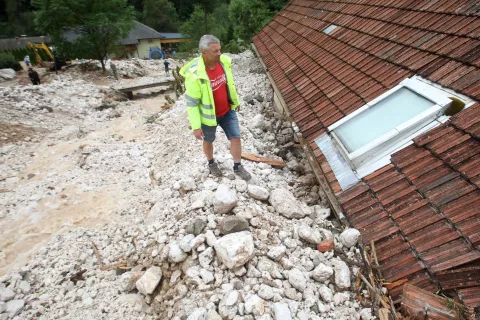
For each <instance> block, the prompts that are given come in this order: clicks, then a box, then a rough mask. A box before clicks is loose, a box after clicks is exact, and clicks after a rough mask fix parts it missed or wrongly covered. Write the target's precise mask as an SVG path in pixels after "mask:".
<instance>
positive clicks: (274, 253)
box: [267, 245, 287, 261]
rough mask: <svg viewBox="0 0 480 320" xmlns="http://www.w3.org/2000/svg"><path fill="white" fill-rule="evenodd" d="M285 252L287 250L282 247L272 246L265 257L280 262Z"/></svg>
mask: <svg viewBox="0 0 480 320" xmlns="http://www.w3.org/2000/svg"><path fill="white" fill-rule="evenodd" d="M286 251H287V248H286V247H285V246H284V245H279V246H273V247H270V250H268V252H267V256H268V257H269V258H270V259H272V260H274V261H280V259H282V257H283V256H284V255H285V252H286Z"/></svg>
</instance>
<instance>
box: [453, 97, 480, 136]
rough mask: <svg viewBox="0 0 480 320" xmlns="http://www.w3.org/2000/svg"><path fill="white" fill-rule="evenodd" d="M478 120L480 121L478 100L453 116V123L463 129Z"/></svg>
mask: <svg viewBox="0 0 480 320" xmlns="http://www.w3.org/2000/svg"><path fill="white" fill-rule="evenodd" d="M478 122H480V103H478V102H477V103H475V104H474V105H472V106H470V107H469V108H467V109H465V110H464V111H462V112H460V113H458V114H456V115H454V116H453V117H452V118H451V123H452V125H454V126H455V127H457V128H459V129H462V130H466V129H467V128H469V127H471V126H472V125H474V124H476V123H478Z"/></svg>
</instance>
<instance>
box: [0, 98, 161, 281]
mask: <svg viewBox="0 0 480 320" xmlns="http://www.w3.org/2000/svg"><path fill="white" fill-rule="evenodd" d="M135 103H136V104H138V105H140V106H141V107H142V108H144V109H145V110H146V111H147V112H148V113H149V114H150V113H151V114H154V113H157V112H159V111H160V107H161V106H162V105H163V104H164V103H165V100H164V98H163V96H157V97H153V98H148V99H142V100H138V101H135ZM142 121H143V120H142V119H141V118H140V117H136V116H133V117H120V118H117V119H115V120H113V121H112V122H110V123H109V125H108V126H107V127H105V128H103V129H101V130H98V131H94V132H91V133H89V134H88V135H87V136H86V137H84V138H83V139H82V140H74V141H59V142H58V143H57V144H55V145H47V144H46V143H45V142H43V143H40V145H39V146H38V148H37V149H36V150H35V153H36V156H35V157H34V158H32V159H33V160H32V162H31V163H29V164H28V165H27V166H26V168H25V169H24V171H23V172H22V173H21V175H20V176H21V177H22V178H23V179H20V180H19V181H18V182H16V183H13V184H12V185H9V186H7V187H8V189H9V190H15V192H18V190H21V188H22V186H25V187H26V185H27V184H29V183H35V182H38V181H41V180H43V179H46V178H48V177H49V175H52V174H68V172H69V171H70V170H72V169H73V168H74V167H75V166H77V160H78V156H75V155H76V150H78V148H79V147H80V145H82V144H89V145H94V144H95V143H96V141H97V139H101V138H102V137H104V136H105V135H111V134H113V133H117V134H121V135H122V136H123V137H124V139H125V140H132V139H135V140H136V141H137V142H139V143H141V141H142V139H144V138H145V137H147V133H146V131H145V130H144V129H143V127H142V125H141V123H142ZM53 134H55V133H53ZM29 173H35V176H34V177H33V178H31V179H28V174H29ZM55 187H56V186H48V189H50V190H39V196H38V199H37V198H35V196H33V198H31V199H30V201H29V202H28V205H26V204H19V206H18V208H19V209H18V212H14V213H13V215H9V217H8V218H4V219H1V220H0V230H1V232H0V233H1V237H0V276H1V275H3V274H5V273H7V272H8V271H9V270H12V269H14V268H17V267H21V266H23V265H24V264H25V263H27V262H28V260H29V258H30V257H31V256H32V255H33V254H35V253H36V252H37V251H38V250H39V248H40V247H41V246H43V245H45V244H47V243H48V242H49V241H50V240H51V239H52V238H53V237H54V236H55V235H57V234H61V233H64V232H66V231H69V230H72V229H75V228H78V227H92V228H94V227H97V226H102V225H104V224H105V223H121V221H119V219H118V218H117V216H115V215H114V214H113V212H115V211H116V210H117V209H119V206H120V205H121V200H122V199H124V198H125V197H126V196H127V195H126V193H125V190H124V188H123V187H122V186H118V185H108V186H104V187H103V188H101V189H96V190H94V191H90V190H88V189H87V188H85V186H84V185H83V184H82V182H81V181H79V179H72V183H71V185H68V186H67V187H66V188H64V189H63V190H57V189H56V188H55ZM48 191H51V192H48ZM8 192H13V191H8ZM12 216H13V217H12Z"/></svg>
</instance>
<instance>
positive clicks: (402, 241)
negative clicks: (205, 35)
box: [252, 0, 480, 310]
mask: <svg viewBox="0 0 480 320" xmlns="http://www.w3.org/2000/svg"><path fill="white" fill-rule="evenodd" d="M478 10H479V7H478V1H467V0H460V1H459V0H445V1H407V0H399V1H388V0H383V1H381V0H369V1H367V0H359V1H347V0H318V1H313V0H292V1H290V2H289V3H288V4H287V5H286V6H285V7H284V8H283V9H282V10H281V11H280V12H279V13H278V14H277V15H276V16H275V17H274V18H273V19H272V20H271V21H270V23H269V24H268V25H266V26H265V27H264V28H263V29H262V30H261V31H260V32H258V33H257V34H256V35H255V36H254V37H253V38H252V42H253V45H254V47H255V50H256V51H257V53H258V55H259V57H260V58H261V60H262V61H263V64H264V67H265V69H266V70H267V75H268V77H269V79H270V82H271V84H272V86H273V88H274V91H275V103H276V104H277V106H278V107H280V108H281V109H283V110H284V111H285V113H286V114H287V115H288V116H289V117H291V119H292V120H293V121H294V122H295V124H296V126H297V127H298V133H299V135H301V136H302V141H303V142H304V146H305V147H306V149H307V151H308V156H309V160H310V163H311V164H312V167H313V168H314V171H315V173H316V175H317V178H318V180H319V182H320V185H321V186H322V188H323V189H324V191H325V192H326V194H327V195H328V198H329V201H330V203H331V206H332V208H333V209H334V211H335V212H336V213H337V215H338V216H339V217H341V218H342V219H345V220H346V221H347V222H348V223H349V224H350V225H351V226H353V227H355V228H357V229H359V230H360V231H361V234H362V242H363V244H365V245H367V244H370V243H371V242H372V241H373V242H374V244H375V247H376V252H377V255H378V259H379V263H380V265H381V267H382V269H381V270H382V274H383V276H384V278H385V279H386V280H387V281H390V282H394V281H397V280H401V279H408V282H409V283H411V284H414V285H416V286H419V287H421V288H424V289H426V290H429V291H432V292H436V291H438V290H442V291H443V292H444V293H447V294H449V295H451V296H456V297H458V298H460V299H461V300H463V301H464V302H465V303H466V304H467V305H470V306H472V307H476V308H480V190H479V186H480V142H479V138H480V104H479V103H478V102H477V101H479V100H480V39H479V37H480V19H479V18H478ZM459 106H460V107H459ZM461 106H464V109H463V111H460V112H457V113H455V111H458V110H459V109H461ZM453 109H457V110H453ZM446 110H448V111H446ZM446 114H454V115H452V116H449V115H446ZM401 290H402V286H397V287H395V288H393V289H392V290H391V291H390V294H391V295H392V296H393V299H394V300H396V299H398V298H399V296H400V294H401ZM477 310H479V309H477Z"/></svg>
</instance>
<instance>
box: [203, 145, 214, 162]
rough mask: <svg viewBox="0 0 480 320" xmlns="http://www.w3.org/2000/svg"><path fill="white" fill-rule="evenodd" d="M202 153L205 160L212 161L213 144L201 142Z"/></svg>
mask: <svg viewBox="0 0 480 320" xmlns="http://www.w3.org/2000/svg"><path fill="white" fill-rule="evenodd" d="M203 152H204V153H205V156H206V157H207V160H212V159H213V143H211V142H206V141H203Z"/></svg>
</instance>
